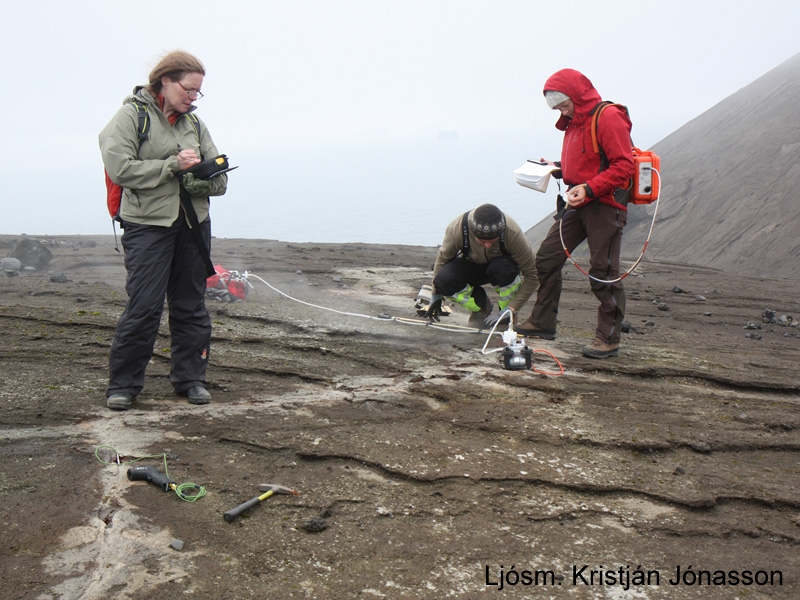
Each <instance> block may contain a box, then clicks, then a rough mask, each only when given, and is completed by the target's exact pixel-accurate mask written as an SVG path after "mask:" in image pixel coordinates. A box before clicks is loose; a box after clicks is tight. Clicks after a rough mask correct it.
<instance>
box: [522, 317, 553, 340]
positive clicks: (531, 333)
mask: <svg viewBox="0 0 800 600" xmlns="http://www.w3.org/2000/svg"><path fill="white" fill-rule="evenodd" d="M516 332H517V333H518V334H520V335H521V336H523V337H526V338H537V339H540V340H554V339H556V331H555V329H539V328H538V327H534V326H533V325H532V324H531V322H530V321H525V322H524V323H523V324H522V325H518V326H517V327H516Z"/></svg>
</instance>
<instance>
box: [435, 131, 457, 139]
mask: <svg viewBox="0 0 800 600" xmlns="http://www.w3.org/2000/svg"><path fill="white" fill-rule="evenodd" d="M437 140H438V141H440V142H457V141H458V131H456V130H455V129H453V130H450V131H440V132H439V137H438V138H437Z"/></svg>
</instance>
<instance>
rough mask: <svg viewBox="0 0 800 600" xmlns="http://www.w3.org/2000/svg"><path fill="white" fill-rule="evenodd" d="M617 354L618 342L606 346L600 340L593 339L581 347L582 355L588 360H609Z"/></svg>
mask: <svg viewBox="0 0 800 600" xmlns="http://www.w3.org/2000/svg"><path fill="white" fill-rule="evenodd" d="M617 354H619V342H615V343H613V344H606V343H605V342H604V341H603V340H601V339H600V338H594V341H593V342H592V343H591V344H589V345H588V346H584V347H583V355H584V356H588V357H589V358H609V357H611V356H616V355H617Z"/></svg>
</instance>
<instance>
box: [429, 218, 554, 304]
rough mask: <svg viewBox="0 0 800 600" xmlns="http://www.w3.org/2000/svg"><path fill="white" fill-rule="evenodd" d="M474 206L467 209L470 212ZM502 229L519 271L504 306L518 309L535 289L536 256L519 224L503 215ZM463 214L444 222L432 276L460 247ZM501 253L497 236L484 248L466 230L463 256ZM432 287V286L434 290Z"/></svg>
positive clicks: (478, 258) (483, 259)
mask: <svg viewBox="0 0 800 600" xmlns="http://www.w3.org/2000/svg"><path fill="white" fill-rule="evenodd" d="M472 212H474V209H473V210H472V211H470V216H471V214H472ZM505 217H506V229H505V233H504V239H503V241H504V243H505V244H504V245H505V248H506V252H508V254H509V255H510V257H511V258H512V259H513V260H514V262H515V263H517V266H518V267H519V270H520V274H521V275H522V285H521V286H520V287H519V290H518V291H517V293H516V295H515V296H514V299H513V300H512V301H511V302H510V303H509V305H508V307H509V308H510V309H512V310H513V311H514V312H517V311H519V309H520V308H522V307H523V305H524V304H525V303H526V302H527V301H528V299H529V298H530V297H531V296H532V295H533V293H534V292H535V291H536V288H537V287H538V284H539V277H538V274H537V272H536V259H535V256H534V253H533V249H532V248H531V243H530V242H529V241H528V238H526V237H525V234H524V233H523V231H522V229H521V228H520V226H519V225H518V224H517V222H516V221H515V220H514V219H512V218H511V217H509V216H508V215H505ZM462 220H463V215H459V216H458V217H456V218H455V219H454V220H453V222H452V223H450V224H449V225H448V226H447V229H446V230H445V232H444V240H443V241H442V245H441V246H439V253H438V254H437V255H436V263H435V264H434V266H433V278H434V279H435V278H436V274H437V273H438V272H439V269H441V268H442V267H443V266H444V265H445V264H447V263H449V262H450V261H451V260H453V259H454V258H456V256H458V255H459V253H460V252H461V250H462V247H463V239H462V236H463V229H462V226H461V224H462ZM501 256H503V251H502V250H501V248H500V242H499V240H498V241H496V242H495V243H494V244H492V246H491V247H490V248H484V247H483V246H481V245H480V244H479V243H478V238H476V237H475V235H474V234H473V233H472V231H470V232H469V254H468V256H466V257H465V258H466V259H467V260H470V261H472V262H476V263H480V264H485V263H488V262H489V261H490V260H493V259H495V258H499V257H501ZM435 291H436V290H434V292H435Z"/></svg>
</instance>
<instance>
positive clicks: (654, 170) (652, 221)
mask: <svg viewBox="0 0 800 600" xmlns="http://www.w3.org/2000/svg"><path fill="white" fill-rule="evenodd" d="M650 170H651V171H652V172H653V173H655V174H656V177H658V196H656V199H655V205H656V207H655V210H653V219H652V220H651V221H650V229H649V231H648V232H647V238H646V239H645V242H644V246H642V252H641V254H639V258H637V259H636V262H634V263H633V265H631V268H630V269H628V270H627V271H625V273H623V274H622V275H620V276H619V277H617V278H616V279H598V278H597V277H595V276H593V275H589V273H587V272H586V271H584V270H583V269H582V268H581V266H580V265H579V264H578V263H577V262H575V259H574V258H572V255H571V254H570V253H569V250H567V245H566V244H565V243H564V234H563V230H562V225H563V223H564V218H565V217H566V216H567V214H569V213H571V212H574V211H575V209H574V208H573V209H571V210H568V211H567V212H565V213H564V214H563V215H562V216H561V219H559V221H558V235H559V237H560V238H561V248H562V250H564V252H565V254H566V255H567V258H568V259H569V260H570V262H571V263H572V264H573V265H575V268H577V269H578V271H580V272H581V273H583V274H584V275H586V276H587V277H588V278H589V279H592V280H594V281H596V282H598V283H605V284H612V283H617V282H618V281H622V280H623V279H625V278H626V277H627V276H628V275H630V274H631V272H632V271H633V270H634V269H635V268H636V267H637V266H638V265H639V263H640V262H642V259H643V258H644V253H645V252H646V251H647V246H648V245H649V244H650V236H651V235H652V234H653V226H654V225H655V223H656V215H657V214H658V203H659V200H661V173H659V172H658V170H657V169H653V168H652V167H650Z"/></svg>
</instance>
